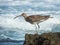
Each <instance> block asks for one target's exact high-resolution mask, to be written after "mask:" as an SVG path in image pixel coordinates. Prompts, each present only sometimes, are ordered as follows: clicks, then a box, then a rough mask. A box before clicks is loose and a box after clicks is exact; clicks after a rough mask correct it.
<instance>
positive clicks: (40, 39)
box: [23, 32, 60, 45]
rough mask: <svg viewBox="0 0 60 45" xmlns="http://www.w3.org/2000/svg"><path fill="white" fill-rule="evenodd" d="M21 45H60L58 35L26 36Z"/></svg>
mask: <svg viewBox="0 0 60 45" xmlns="http://www.w3.org/2000/svg"><path fill="white" fill-rule="evenodd" d="M23 45H60V33H59V32H56V33H43V34H41V35H38V34H26V35H25V41H24V44H23Z"/></svg>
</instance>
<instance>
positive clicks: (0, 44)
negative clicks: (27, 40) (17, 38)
mask: <svg viewBox="0 0 60 45" xmlns="http://www.w3.org/2000/svg"><path fill="white" fill-rule="evenodd" d="M23 43H24V41H23V42H17V43H16V42H0V45H23Z"/></svg>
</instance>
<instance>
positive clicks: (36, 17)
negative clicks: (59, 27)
mask: <svg viewBox="0 0 60 45" xmlns="http://www.w3.org/2000/svg"><path fill="white" fill-rule="evenodd" d="M20 16H23V17H24V19H25V21H27V22H29V23H30V24H34V25H35V27H36V33H38V30H39V28H40V26H39V23H41V22H43V21H45V20H47V19H48V18H52V17H50V15H46V16H41V15H30V16H27V14H26V13H22V14H21V15H18V16H16V17H15V18H17V17H20ZM15 18H14V19H15Z"/></svg>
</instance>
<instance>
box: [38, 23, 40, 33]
mask: <svg viewBox="0 0 60 45" xmlns="http://www.w3.org/2000/svg"><path fill="white" fill-rule="evenodd" d="M37 26H38V29H37V32H39V28H40V26H39V23H37Z"/></svg>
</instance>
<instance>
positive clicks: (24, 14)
mask: <svg viewBox="0 0 60 45" xmlns="http://www.w3.org/2000/svg"><path fill="white" fill-rule="evenodd" d="M21 16H23V17H25V18H26V17H27V14H26V13H22V14H21V15H18V16H16V17H15V18H14V19H16V18H17V17H21Z"/></svg>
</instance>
